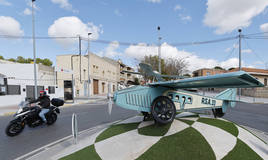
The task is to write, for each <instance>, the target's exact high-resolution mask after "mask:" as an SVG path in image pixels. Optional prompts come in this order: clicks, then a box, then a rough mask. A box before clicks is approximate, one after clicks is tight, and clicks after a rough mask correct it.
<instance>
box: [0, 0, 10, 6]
mask: <svg viewBox="0 0 268 160" xmlns="http://www.w3.org/2000/svg"><path fill="white" fill-rule="evenodd" d="M0 5H3V6H11V5H12V4H11V3H10V2H7V1H6V0H0Z"/></svg>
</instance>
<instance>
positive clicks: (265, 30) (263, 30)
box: [260, 23, 268, 32]
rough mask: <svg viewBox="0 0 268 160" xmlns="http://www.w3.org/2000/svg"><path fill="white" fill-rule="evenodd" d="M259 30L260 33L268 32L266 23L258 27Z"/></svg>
mask: <svg viewBox="0 0 268 160" xmlns="http://www.w3.org/2000/svg"><path fill="white" fill-rule="evenodd" d="M260 29H261V31H262V32H268V23H264V24H262V25H260Z"/></svg>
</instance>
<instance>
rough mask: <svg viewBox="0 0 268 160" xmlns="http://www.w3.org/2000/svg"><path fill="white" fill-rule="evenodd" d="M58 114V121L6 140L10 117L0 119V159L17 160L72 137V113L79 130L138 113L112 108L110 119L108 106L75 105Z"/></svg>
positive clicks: (28, 129)
mask: <svg viewBox="0 0 268 160" xmlns="http://www.w3.org/2000/svg"><path fill="white" fill-rule="evenodd" d="M61 111H62V112H61V114H60V115H59V117H58V121H57V122H56V123H55V124H54V125H52V126H45V125H44V126H40V127H37V128H29V127H26V128H25V129H24V131H23V132H22V133H21V134H20V135H18V136H16V137H8V136H6V135H5V133H4V132H5V127H6V125H7V124H8V122H9V121H10V120H11V119H12V117H11V116H8V117H3V116H2V117H0V159H1V160H11V159H14V158H17V157H19V156H22V155H24V154H26V153H28V152H31V151H32V150H35V149H37V148H40V147H42V146H44V145H46V144H49V143H52V142H54V141H56V140H58V139H61V138H64V137H66V136H69V135H71V134H72V131H71V118H72V114H73V113H76V114H77V118H78V130H79V131H82V130H85V129H88V128H91V127H94V126H97V125H100V124H104V123H108V122H113V121H116V120H120V119H126V118H128V117H132V116H134V115H136V114H137V112H136V111H130V110H126V109H122V108H120V107H113V111H112V114H111V116H109V115H108V111H107V105H104V104H85V105H76V106H72V107H67V108H62V110H61Z"/></svg>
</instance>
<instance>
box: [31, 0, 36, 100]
mask: <svg viewBox="0 0 268 160" xmlns="http://www.w3.org/2000/svg"><path fill="white" fill-rule="evenodd" d="M34 2H35V0H32V34H33V58H34V98H35V99H37V75H36V53H35V52H36V51H35V50H36V49H35V26H34Z"/></svg>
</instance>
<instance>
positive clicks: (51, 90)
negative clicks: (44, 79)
mask: <svg viewBox="0 0 268 160" xmlns="http://www.w3.org/2000/svg"><path fill="white" fill-rule="evenodd" d="M48 94H55V87H54V86H48Z"/></svg>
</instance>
